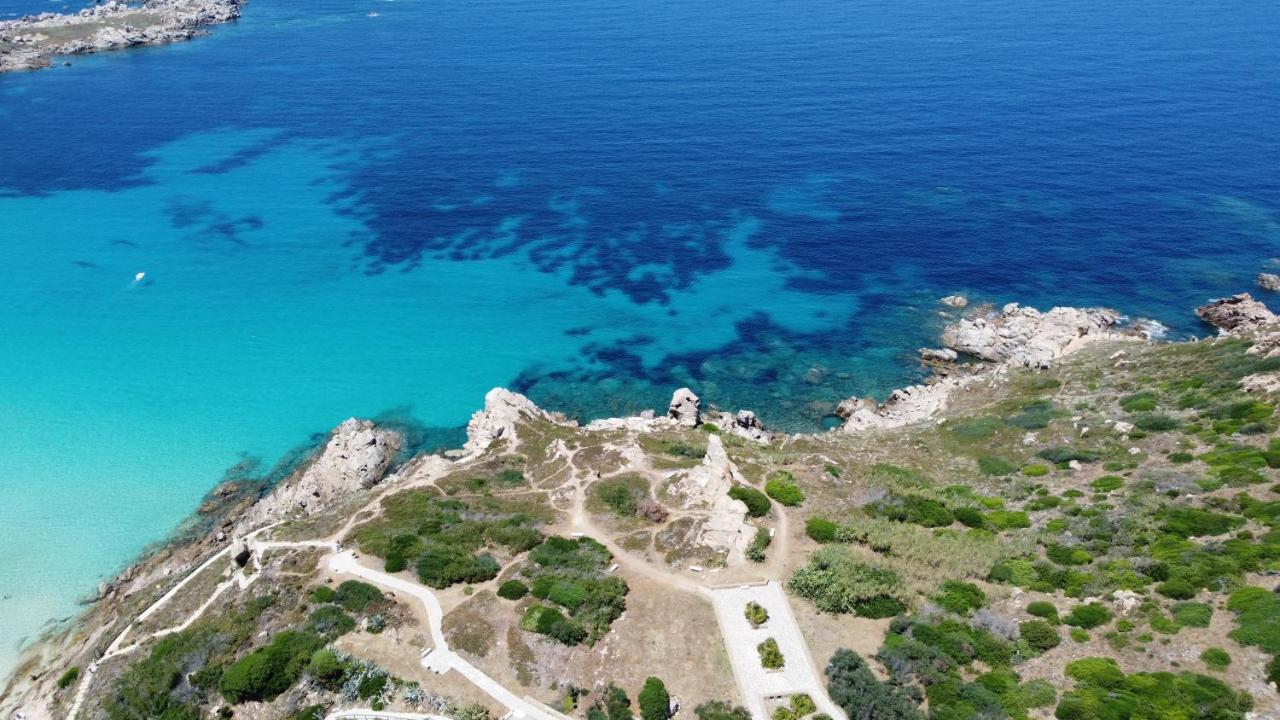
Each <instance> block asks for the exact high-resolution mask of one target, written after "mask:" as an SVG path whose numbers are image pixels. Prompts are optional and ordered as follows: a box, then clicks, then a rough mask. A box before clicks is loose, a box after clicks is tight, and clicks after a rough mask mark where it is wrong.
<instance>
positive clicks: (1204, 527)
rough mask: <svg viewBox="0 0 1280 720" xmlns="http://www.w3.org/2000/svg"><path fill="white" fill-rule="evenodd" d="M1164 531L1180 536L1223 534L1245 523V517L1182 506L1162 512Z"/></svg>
mask: <svg viewBox="0 0 1280 720" xmlns="http://www.w3.org/2000/svg"><path fill="white" fill-rule="evenodd" d="M1162 517H1163V519H1164V531H1165V532H1167V533H1171V534H1173V535H1177V536H1179V537H1184V538H1187V537H1201V536H1213V535H1222V534H1224V533H1228V532H1231V531H1232V530H1235V529H1236V528H1239V527H1240V526H1242V525H1244V518H1242V517H1239V516H1237V515H1225V514H1223V513H1217V512H1213V511H1212V510H1205V509H1202V508H1196V507H1180V508H1174V509H1171V510H1168V511H1166V512H1164V513H1163V514H1162Z"/></svg>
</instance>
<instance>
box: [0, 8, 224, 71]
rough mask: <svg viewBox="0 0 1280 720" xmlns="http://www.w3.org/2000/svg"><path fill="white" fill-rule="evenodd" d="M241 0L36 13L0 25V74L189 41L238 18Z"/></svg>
mask: <svg viewBox="0 0 1280 720" xmlns="http://www.w3.org/2000/svg"><path fill="white" fill-rule="evenodd" d="M241 4H242V3H241V0H146V1H145V2H143V3H141V4H129V3H127V2H122V1H121V0H111V1H110V2H107V3H105V4H102V5H94V6H92V7H88V8H85V9H83V10H81V11H79V12H76V13H67V14H63V13H40V14H38V15H29V16H26V17H22V18H18V19H16V20H6V21H3V22H0V72H9V71H13V70H38V69H41V68H46V67H49V66H50V65H51V64H52V62H53V59H54V58H55V57H57V56H59V55H84V54H88V53H96V52H103V51H107V50H120V49H123V48H129V47H140V46H144V45H163V44H166V43H171V42H178V41H181V40H190V39H192V38H194V37H197V36H199V35H201V34H203V33H204V32H205V28H206V27H207V26H209V25H216V24H218V23H225V22H230V21H232V20H235V19H237V18H239V17H240V10H241Z"/></svg>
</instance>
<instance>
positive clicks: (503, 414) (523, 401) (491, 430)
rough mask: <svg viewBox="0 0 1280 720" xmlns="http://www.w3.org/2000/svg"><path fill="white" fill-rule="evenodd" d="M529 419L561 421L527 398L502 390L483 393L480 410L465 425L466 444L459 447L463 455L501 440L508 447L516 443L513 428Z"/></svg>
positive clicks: (483, 448)
mask: <svg viewBox="0 0 1280 720" xmlns="http://www.w3.org/2000/svg"><path fill="white" fill-rule="evenodd" d="M529 420H547V421H550V422H561V421H562V419H561V418H558V417H554V416H552V415H551V413H548V412H547V411H545V410H543V409H542V408H540V407H538V406H537V405H534V404H533V401H532V400H530V399H529V398H527V397H525V396H523V395H521V394H520V393H516V392H511V391H510V390H507V389H506V388H494V389H492V390H490V391H489V392H487V393H485V396H484V409H483V410H478V411H476V413H475V414H474V415H472V416H471V420H470V421H468V422H467V443H466V444H465V445H463V451H464V454H465V455H475V454H478V453H482V452H484V451H485V450H486V449H488V447H489V446H490V445H491V444H493V441H495V440H498V439H505V440H507V442H509V443H511V447H513V448H514V447H515V446H516V445H517V444H519V442H520V440H519V438H518V437H517V436H516V429H517V427H518V426H519V424H520V423H521V422H526V421H529Z"/></svg>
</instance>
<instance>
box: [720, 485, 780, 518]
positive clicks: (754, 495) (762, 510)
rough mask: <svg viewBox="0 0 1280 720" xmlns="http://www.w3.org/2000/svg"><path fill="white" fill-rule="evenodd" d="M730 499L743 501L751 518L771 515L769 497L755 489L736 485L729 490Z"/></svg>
mask: <svg viewBox="0 0 1280 720" xmlns="http://www.w3.org/2000/svg"><path fill="white" fill-rule="evenodd" d="M729 497H731V498H733V499H734V500H741V501H742V502H743V504H745V505H746V506H747V514H748V515H750V516H751V517H764V516H765V515H768V514H769V507H770V505H769V498H768V496H766V495H765V494H764V493H762V492H760V491H759V490H757V489H755V488H753V487H747V486H746V485H734V486H733V487H731V488H729Z"/></svg>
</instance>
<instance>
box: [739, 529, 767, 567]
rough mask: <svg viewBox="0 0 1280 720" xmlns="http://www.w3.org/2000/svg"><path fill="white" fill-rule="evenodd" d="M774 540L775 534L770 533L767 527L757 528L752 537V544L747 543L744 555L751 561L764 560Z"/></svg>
mask: <svg viewBox="0 0 1280 720" xmlns="http://www.w3.org/2000/svg"><path fill="white" fill-rule="evenodd" d="M772 542H773V536H772V535H770V534H769V530H768V529H767V528H756V534H755V536H754V537H752V538H751V544H749V545H747V549H746V550H745V551H744V552H743V555H744V556H745V557H746V558H747V559H748V560H750V561H751V562H764V561H765V551H766V550H768V549H769V544H770V543H772Z"/></svg>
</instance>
